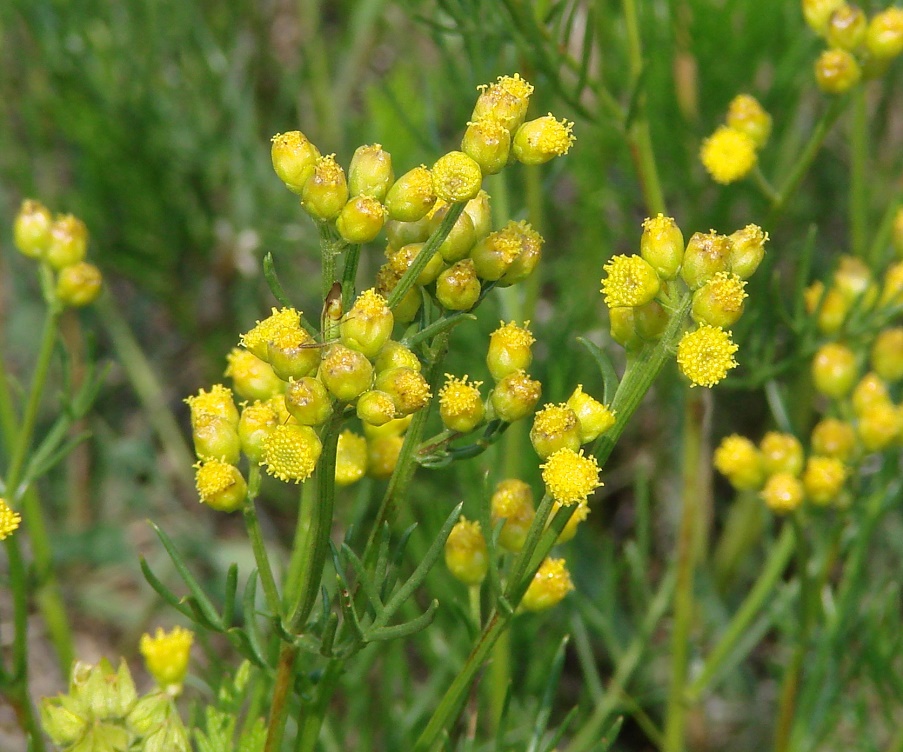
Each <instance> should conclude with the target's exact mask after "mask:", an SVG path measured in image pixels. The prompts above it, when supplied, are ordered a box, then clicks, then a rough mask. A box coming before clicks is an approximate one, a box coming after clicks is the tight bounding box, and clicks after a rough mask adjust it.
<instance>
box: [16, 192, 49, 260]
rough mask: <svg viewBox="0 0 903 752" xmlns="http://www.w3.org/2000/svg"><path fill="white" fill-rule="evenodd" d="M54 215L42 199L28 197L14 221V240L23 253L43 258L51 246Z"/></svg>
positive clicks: (31, 256) (30, 256)
mask: <svg viewBox="0 0 903 752" xmlns="http://www.w3.org/2000/svg"><path fill="white" fill-rule="evenodd" d="M52 225H53V216H52V215H51V214H50V210H49V209H48V208H47V207H46V206H44V204H42V203H41V202H40V201H35V200H33V199H26V200H25V201H23V202H22V207H21V208H20V209H19V213H18V214H17V215H16V219H15V222H14V223H13V242H14V243H15V244H16V248H18V249H19V250H20V251H21V252H22V254H23V255H25V256H28V257H29V258H41V257H43V256H44V254H45V253H46V252H47V248H48V247H49V246H50V228H51V226H52Z"/></svg>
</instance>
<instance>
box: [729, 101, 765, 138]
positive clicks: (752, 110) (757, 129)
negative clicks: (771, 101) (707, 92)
mask: <svg viewBox="0 0 903 752" xmlns="http://www.w3.org/2000/svg"><path fill="white" fill-rule="evenodd" d="M726 121H727V125H728V127H729V128H734V129H735V130H738V131H742V132H743V133H745V134H746V135H747V136H749V137H750V138H751V139H752V140H753V141H754V142H755V144H756V148H757V149H761V148H762V147H763V146H764V145H765V142H766V141H768V137H769V136H770V135H771V115H769V114H768V113H767V112H766V111H765V110H764V109H763V108H762V105H761V104H759V100H758V99H756V98H755V97H753V96H750V95H749V94H738V95H737V96H736V97H734V98H733V99H732V100H731V103H730V104H729V105H728V108H727V118H726Z"/></svg>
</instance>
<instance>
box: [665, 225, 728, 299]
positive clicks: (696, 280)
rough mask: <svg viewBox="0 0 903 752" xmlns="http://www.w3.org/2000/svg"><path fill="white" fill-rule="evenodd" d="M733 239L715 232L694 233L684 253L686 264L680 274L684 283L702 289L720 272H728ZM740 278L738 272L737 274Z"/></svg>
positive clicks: (692, 288) (691, 287) (693, 288)
mask: <svg viewBox="0 0 903 752" xmlns="http://www.w3.org/2000/svg"><path fill="white" fill-rule="evenodd" d="M732 250H733V241H732V240H731V238H728V237H725V236H724V235H719V234H718V233H717V232H715V231H714V230H710V231H709V232H696V233H693V235H692V237H691V238H690V240H689V241H688V242H687V249H686V251H685V252H684V263H683V266H682V267H681V270H680V274H681V276H682V277H683V279H684V282H686V283H687V285H688V286H689V287H690V289H691V290H695V289H697V288H699V287H702V286H703V285H704V284H705V283H706V282H708V281H709V280H710V279H711V278H712V277H714V276H715V275H716V274H718V272H726V271H728V267H729V266H730V264H731V251H732ZM735 274H737V276H740V274H739V273H738V272H735Z"/></svg>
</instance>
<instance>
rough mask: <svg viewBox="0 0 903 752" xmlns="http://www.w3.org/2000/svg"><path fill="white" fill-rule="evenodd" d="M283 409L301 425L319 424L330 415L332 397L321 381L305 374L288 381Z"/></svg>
mask: <svg viewBox="0 0 903 752" xmlns="http://www.w3.org/2000/svg"><path fill="white" fill-rule="evenodd" d="M285 409H286V410H288V412H289V414H290V415H291V416H292V417H293V418H294V419H295V420H297V421H298V423H300V424H301V425H302V426H319V425H322V424H323V423H325V422H326V421H327V420H328V419H329V416H330V415H332V399H331V398H330V396H329V392H327V391H326V387H325V386H324V385H323V382H322V381H320V380H319V379H316V378H314V377H313V376H305V377H303V378H300V379H292V380H291V381H289V382H288V386H287V387H286V390H285Z"/></svg>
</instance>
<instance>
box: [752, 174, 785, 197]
mask: <svg viewBox="0 0 903 752" xmlns="http://www.w3.org/2000/svg"><path fill="white" fill-rule="evenodd" d="M752 179H753V182H755V184H756V187H757V188H758V189H759V190H760V191H761V192H762V195H763V196H765V198H766V199H768V202H769V203H770V204H776V203H777V202H778V201H780V198H781V197H780V196H779V195H778V192H777V190H776V189H775V187H774V186H773V185H772V184H771V183H770V182H769V181H768V178H766V177H765V175H763V174H762V170H761V169H760V168H759V165H756V166H755V167H754V168H753V171H752Z"/></svg>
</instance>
